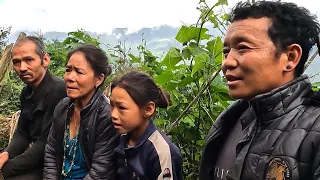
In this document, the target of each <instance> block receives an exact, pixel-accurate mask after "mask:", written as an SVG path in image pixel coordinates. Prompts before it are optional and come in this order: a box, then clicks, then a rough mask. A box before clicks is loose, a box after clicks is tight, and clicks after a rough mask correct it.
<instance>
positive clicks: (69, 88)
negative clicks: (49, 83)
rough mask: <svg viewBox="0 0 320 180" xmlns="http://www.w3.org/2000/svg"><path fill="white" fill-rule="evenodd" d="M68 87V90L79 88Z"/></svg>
mask: <svg viewBox="0 0 320 180" xmlns="http://www.w3.org/2000/svg"><path fill="white" fill-rule="evenodd" d="M67 89H68V90H74V89H77V88H76V87H71V86H67Z"/></svg>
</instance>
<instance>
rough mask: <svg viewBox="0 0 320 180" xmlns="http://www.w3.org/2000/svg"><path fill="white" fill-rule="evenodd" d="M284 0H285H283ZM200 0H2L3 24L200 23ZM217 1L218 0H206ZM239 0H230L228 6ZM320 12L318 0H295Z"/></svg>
mask: <svg viewBox="0 0 320 180" xmlns="http://www.w3.org/2000/svg"><path fill="white" fill-rule="evenodd" d="M283 1H284V0H283ZM198 2H199V0H0V17H1V21H0V27H7V26H10V25H11V26H12V32H16V31H21V30H31V31H38V30H41V31H42V32H47V31H60V32H69V31H74V30H77V29H79V28H83V29H85V30H86V31H93V32H98V33H110V32H111V31H112V29H114V28H125V27H127V28H128V29H129V33H130V32H135V31H138V30H139V29H141V28H143V27H157V26H160V25H164V24H166V25H170V26H173V27H180V26H181V25H183V24H194V23H196V21H197V19H198V17H199V15H200V12H199V11H198V10H197V9H196V7H197V6H198ZM206 2H207V3H208V4H209V5H213V4H214V3H216V2H217V0H206ZM236 2H238V0H229V6H228V7H227V10H228V9H230V8H231V7H232V6H233V5H235V4H236ZM291 2H295V3H297V4H298V5H301V6H304V7H306V8H308V9H309V10H310V11H311V12H312V13H316V14H318V15H320V6H315V4H314V3H315V0H303V1H301V0H291Z"/></svg>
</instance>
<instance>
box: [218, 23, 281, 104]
mask: <svg viewBox="0 0 320 180" xmlns="http://www.w3.org/2000/svg"><path fill="white" fill-rule="evenodd" d="M269 26H270V19H268V18H260V19H251V18H249V19H244V20H238V21H235V22H233V23H232V24H231V25H230V26H229V28H228V30H227V33H226V37H225V42H224V53H225V60H224V61H223V63H222V70H223V73H224V75H225V77H226V79H227V81H228V82H227V85H228V88H229V94H230V96H231V97H233V98H238V99H247V100H250V99H251V98H253V97H255V96H256V95H258V94H262V93H266V92H269V91H270V90H272V89H275V88H278V87H280V86H281V85H283V84H285V83H286V82H285V80H284V78H282V77H283V74H284V67H286V65H287V64H286V62H287V61H286V60H285V58H284V56H283V54H281V55H280V56H278V57H277V56H276V47H275V45H274V44H273V42H272V41H271V39H270V38H269V36H268V28H269Z"/></svg>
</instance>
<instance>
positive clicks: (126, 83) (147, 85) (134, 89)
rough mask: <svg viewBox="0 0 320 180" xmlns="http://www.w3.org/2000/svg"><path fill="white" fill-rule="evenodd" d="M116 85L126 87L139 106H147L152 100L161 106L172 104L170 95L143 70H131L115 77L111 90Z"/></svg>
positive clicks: (157, 105)
mask: <svg viewBox="0 0 320 180" xmlns="http://www.w3.org/2000/svg"><path fill="white" fill-rule="evenodd" d="M115 87H120V88H123V89H125V90H126V91H127V93H128V94H129V95H130V97H131V98H132V99H133V101H134V102H135V103H136V104H137V105H138V106H139V107H143V106H145V105H146V104H147V103H148V102H150V101H153V102H154V103H155V104H156V107H159V108H166V107H168V106H170V105H172V103H171V100H170V95H169V94H168V93H166V92H164V91H163V90H162V89H161V88H159V87H158V86H157V85H156V83H155V82H154V80H153V79H152V78H151V77H150V76H149V75H147V74H145V73H142V72H137V71H131V72H129V73H127V74H125V75H124V76H122V77H120V78H118V79H115V80H114V81H113V82H112V85H111V91H112V90H113V89H114V88H115Z"/></svg>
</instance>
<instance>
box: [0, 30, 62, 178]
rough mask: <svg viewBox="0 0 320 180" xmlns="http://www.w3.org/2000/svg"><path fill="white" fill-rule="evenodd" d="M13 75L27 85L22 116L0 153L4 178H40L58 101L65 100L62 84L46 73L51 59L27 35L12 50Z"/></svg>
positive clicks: (33, 39)
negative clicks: (10, 138)
mask: <svg viewBox="0 0 320 180" xmlns="http://www.w3.org/2000/svg"><path fill="white" fill-rule="evenodd" d="M12 63H13V68H14V70H15V72H16V73H17V74H18V75H19V77H20V79H21V80H22V81H23V82H24V83H26V87H24V88H23V90H22V92H21V96H20V101H21V114H20V118H19V121H18V125H17V128H16V131H15V133H14V135H13V138H12V140H11V142H10V144H9V145H8V147H7V148H6V149H5V150H4V152H2V153H1V154H0V168H1V173H2V175H3V176H4V178H5V179H10V180H13V179H20V180H21V179H23V180H29V179H30V180H37V179H39V180H40V179H42V171H43V157H44V147H45V144H46V140H47V136H48V133H49V129H50V126H51V123H52V120H51V117H52V115H53V112H54V108H55V106H56V104H58V102H59V101H60V100H61V99H63V98H64V97H66V91H65V85H64V82H63V81H62V80H61V79H59V78H57V77H54V76H53V75H51V74H50V72H49V71H48V70H47V67H48V65H49V63H50V56H49V55H48V54H47V53H46V51H45V45H44V43H43V42H42V41H41V39H39V38H38V37H34V36H26V37H24V38H22V39H20V40H18V41H17V42H16V44H15V45H14V47H13V50H12Z"/></svg>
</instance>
